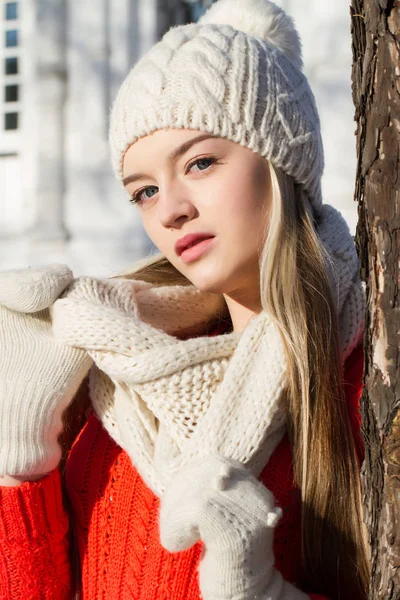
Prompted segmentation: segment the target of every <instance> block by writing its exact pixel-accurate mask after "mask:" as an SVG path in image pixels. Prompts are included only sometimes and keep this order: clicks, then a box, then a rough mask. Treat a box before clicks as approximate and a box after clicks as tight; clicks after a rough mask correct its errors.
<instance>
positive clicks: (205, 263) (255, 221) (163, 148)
mask: <svg viewBox="0 0 400 600" xmlns="http://www.w3.org/2000/svg"><path fill="white" fill-rule="evenodd" d="M123 176H124V184H125V186H126V189H127V191H128V193H129V195H130V196H131V197H132V202H133V203H136V204H137V206H138V209H139V211H140V214H141V217H142V220H143V225H144V228H145V230H146V232H147V234H148V236H149V237H150V239H151V240H152V241H153V243H154V244H155V245H156V246H157V247H158V249H159V250H160V252H162V253H163V254H164V255H165V256H166V258H167V259H168V260H169V261H170V262H171V263H172V264H173V265H174V266H175V267H176V268H177V269H178V270H179V271H180V272H181V273H182V274H183V275H185V277H187V279H189V280H190V281H191V282H192V283H193V284H194V285H195V286H196V287H197V288H198V289H200V290H202V291H209V292H214V293H224V294H233V293H236V294H237V293H238V292H240V291H245V290H246V288H247V287H249V286H250V287H254V286H255V285H257V289H258V285H259V262H258V261H259V256H260V252H261V249H262V242H263V234H264V231H265V224H266V219H267V218H268V211H269V206H270V195H271V191H270V190H271V184H270V174H269V168H268V163H267V161H266V160H265V159H264V158H262V157H261V156H260V155H259V154H256V153H255V152H253V151H252V150H249V149H248V148H243V147H242V146H240V145H239V144H236V143H234V142H231V141H229V140H226V139H223V138H220V137H212V136H210V135H209V134H205V133H204V132H201V131H194V130H185V129H168V130H159V131H156V132H154V133H152V134H151V135H148V136H146V137H144V138H141V139H139V140H138V141H137V142H135V143H134V144H132V146H130V148H129V149H128V151H127V152H126V154H125V158H124V165H123ZM192 234H195V237H194V238H192V237H187V238H186V239H185V236H191V235H192ZM197 236H198V238H199V239H203V241H201V242H199V241H197V242H196V237H197ZM190 242H196V243H195V245H193V246H192V247H191V249H190V248H188V249H186V250H185V248H186V246H187V245H188V244H189V243H190ZM177 243H178V244H177ZM182 250H183V252H182Z"/></svg>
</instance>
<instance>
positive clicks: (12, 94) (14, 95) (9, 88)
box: [5, 85, 19, 102]
mask: <svg viewBox="0 0 400 600" xmlns="http://www.w3.org/2000/svg"><path fill="white" fill-rule="evenodd" d="M18 91H19V90H18V86H17V85H6V87H5V102H18V96H19V93H18Z"/></svg>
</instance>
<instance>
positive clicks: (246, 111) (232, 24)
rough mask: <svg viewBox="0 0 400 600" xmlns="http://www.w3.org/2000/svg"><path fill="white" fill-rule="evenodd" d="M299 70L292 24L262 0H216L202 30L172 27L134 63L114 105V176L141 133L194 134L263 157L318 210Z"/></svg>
mask: <svg viewBox="0 0 400 600" xmlns="http://www.w3.org/2000/svg"><path fill="white" fill-rule="evenodd" d="M218 11H219V14H218ZM222 15H223V16H222ZM214 18H215V19H216V20H217V21H218V24H215V23H214V21H213V19H214ZM258 22H259V23H260V24H259V25H257V23H258ZM220 23H221V24H220ZM241 28H243V30H242V31H241V30H240V29H241ZM261 36H263V38H262V37H261ZM301 64H302V61H301V56H300V43H299V40H298V34H297V32H296V30H295V29H294V26H293V22H292V20H291V19H290V18H289V17H288V16H287V15H286V14H285V12H284V11H283V10H282V9H280V8H278V7H277V6H276V5H275V4H273V3H272V2H269V1H268V0H263V1H261V2H260V1H259V0H258V1H254V0H253V1H247V2H242V3H241V5H240V7H239V8H238V3H237V1H236V2H235V0H224V1H222V0H220V2H217V3H216V4H215V5H214V6H213V7H211V9H210V11H209V12H208V13H206V15H204V16H203V18H202V19H201V22H200V24H189V25H184V26H179V27H174V28H172V29H170V30H169V31H168V32H167V33H166V34H165V35H164V37H163V39H162V40H161V41H160V42H159V43H158V44H156V45H155V46H154V47H153V48H152V49H151V50H149V52H147V54H145V55H144V56H143V57H142V58H141V59H140V61H139V62H138V63H137V64H136V65H135V66H134V67H133V69H132V70H131V72H130V73H129V74H128V76H127V78H126V79H125V81H124V83H123V84H122V86H121V88H120V91H119V93H118V95H117V98H116V100H115V103H114V106H113V109H112V112H111V121H110V136H109V137H110V148H111V158H112V163H113V167H114V170H115V173H116V175H117V177H118V178H119V179H120V180H122V177H123V175H122V168H123V158H124V154H125V152H126V150H127V149H128V147H129V146H130V145H131V144H133V143H134V142H135V141H136V140H137V139H139V138H140V137H143V136H146V135H148V134H150V133H151V132H153V131H156V130H158V129H164V128H178V129H179V128H185V129H195V130H200V131H205V132H209V133H212V134H214V135H217V136H221V137H224V138H227V139H230V140H232V141H234V142H238V143H239V144H241V145H242V146H245V147H248V148H250V149H252V150H254V151H255V152H258V153H260V154H261V155H262V156H264V157H265V158H266V159H268V160H270V161H271V162H272V163H273V164H274V165H275V166H276V167H279V168H280V169H282V170H283V171H285V172H287V173H288V174H289V175H291V176H292V177H293V178H294V179H295V180H296V181H297V182H298V183H300V184H302V185H303V187H304V189H305V190H306V192H307V193H308V196H309V198H310V200H311V204H312V206H313V208H314V211H315V213H319V211H320V209H321V204H322V199H321V186H320V180H321V175H322V172H323V166H324V159H323V148H322V141H321V135H320V122H319V117H318V113H317V109H316V105H315V100H314V96H313V94H312V91H311V89H310V86H309V84H308V81H307V78H306V77H305V75H304V74H303V73H302V71H301Z"/></svg>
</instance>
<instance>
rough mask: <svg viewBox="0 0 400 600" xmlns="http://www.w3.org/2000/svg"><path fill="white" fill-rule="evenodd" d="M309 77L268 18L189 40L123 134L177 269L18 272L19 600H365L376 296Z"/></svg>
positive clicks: (14, 375) (11, 296) (15, 590)
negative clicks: (331, 180) (367, 323)
mask: <svg viewBox="0 0 400 600" xmlns="http://www.w3.org/2000/svg"><path fill="white" fill-rule="evenodd" d="M301 67H302V61H301V51H300V42H299V39H298V36H297V33H296V31H295V29H294V27H293V23H292V21H291V19H290V18H289V17H287V15H286V14H285V13H284V12H283V11H282V10H281V9H279V8H278V7H276V6H275V5H274V4H273V3H271V2H269V1H268V0H251V1H250V0H249V1H247V2H244V1H243V0H242V1H240V0H236V1H235V0H219V1H218V2H216V3H215V4H214V5H213V6H212V7H211V8H210V9H209V11H208V12H207V13H206V15H205V16H204V17H203V19H202V20H201V22H200V23H199V24H191V25H187V26H180V27H176V28H173V29H171V30H170V31H169V32H168V33H167V34H166V35H165V36H164V38H163V40H162V41H161V42H160V43H158V44H157V45H156V46H154V47H153V48H152V49H151V50H150V51H149V52H148V54H147V55H146V56H144V57H143V58H142V59H141V60H140V61H139V63H138V64H137V65H136V66H135V67H134V68H133V69H132V71H131V72H130V73H129V74H128V76H127V78H126V80H125V82H124V84H123V85H122V87H121V90H120V92H119V94H118V96H117V99H116V101H115V104H114V106H113V110H112V114H111V128H110V145H111V155H112V160H113V165H114V168H115V172H116V175H117V177H118V178H119V179H120V180H121V182H122V183H123V185H124V186H125V188H126V190H127V192H128V193H129V196H130V198H131V201H132V203H133V204H134V205H135V209H136V210H139V212H140V215H141V217H142V220H143V225H144V227H145V229H146V231H147V233H148V235H149V236H150V238H151V239H152V240H153V242H154V243H155V245H156V246H157V247H158V249H159V250H160V255H158V256H157V257H155V258H154V257H153V258H152V259H149V260H148V261H147V262H146V263H145V264H142V265H140V266H138V268H137V269H136V270H135V271H134V272H132V273H129V274H125V275H124V276H122V277H117V278H112V279H109V280H104V281H99V280H95V279H93V278H90V277H81V278H78V279H77V280H72V274H71V272H70V271H69V269H68V268H67V267H63V266H57V265H53V266H50V267H47V268H43V269H36V270H33V269H32V270H23V271H20V272H5V273H2V274H1V275H0V282H1V285H0V304H1V307H0V317H1V324H2V327H1V329H0V341H1V347H2V353H1V357H0V397H1V403H0V417H1V420H0V432H1V437H0V474H1V483H2V487H1V488H0V524H1V526H0V536H1V544H0V590H1V593H0V596H1V597H2V598H11V599H13V600H14V599H15V600H16V599H22V598H23V599H24V600H25V599H26V598H30V599H35V598H38V599H39V598H49V599H50V598H51V599H53V598H56V599H64V598H72V597H74V595H75V594H80V597H82V598H85V599H88V600H95V599H96V600H97V599H99V598H106V599H109V598H121V599H128V598H132V599H140V600H150V599H152V600H156V599H157V600H164V599H167V598H168V599H171V600H172V599H173V600H198V599H199V598H204V599H205V600H239V599H240V600H250V598H251V599H259V600H267V599H269V600H288V599H293V600H301V599H304V598H308V597H311V598H314V599H315V600H316V599H317V598H319V599H321V598H330V599H338V598H341V599H343V598H349V599H352V600H353V599H357V598H359V599H362V598H366V597H367V584H368V560H367V550H366V543H365V533H364V528H363V522H362V507H361V501H360V483H359V468H360V463H361V460H362V453H363V448H362V443H361V440H360V434H359V428H360V417H359V409H358V402H359V397H360V393H361V376H362V366H363V355H362V348H361V343H362V331H363V312H364V292H363V288H362V285H361V282H360V280H359V276H358V261H357V256H356V253H355V247H354V243H353V240H352V238H351V235H350V233H349V230H348V228H347V226H346V224H345V222H344V220H343V218H342V217H341V216H340V214H339V213H338V212H337V211H336V210H334V209H333V208H332V207H330V206H327V205H323V204H322V199H321V187H320V182H321V175H322V170H323V150H322V144H321V137H320V126H319V120H318V115H317V112H316V108H315V103H314V98H313V95H312V92H311V90H310V88H309V86H308V82H307V80H306V78H305V76H304V74H303V73H302V71H301ZM88 373H89V376H88V377H87V375H88ZM63 421H64V423H65V427H63ZM60 433H62V436H61V438H60ZM71 446H72V447H71ZM63 450H64V453H63ZM62 455H63V456H62ZM62 490H63V492H64V494H63V493H62Z"/></svg>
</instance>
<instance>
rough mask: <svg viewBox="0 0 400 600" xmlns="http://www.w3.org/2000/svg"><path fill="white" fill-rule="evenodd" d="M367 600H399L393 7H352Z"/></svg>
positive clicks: (397, 118) (399, 252)
mask: <svg viewBox="0 0 400 600" xmlns="http://www.w3.org/2000/svg"><path fill="white" fill-rule="evenodd" d="M350 13H351V24H352V45H353V73H352V81H353V100H354V105H355V109H356V110H355V120H356V122H357V132H356V135H357V157H358V164H357V179H356V188H355V199H356V201H357V202H358V214H359V222H358V226H357V233H356V244H357V249H358V253H359V256H360V261H361V274H362V278H363V279H364V281H365V282H366V287H367V314H366V330H365V338H364V346H365V366H364V382H365V388H364V393H363V397H362V400H361V410H362V416H363V436H364V441H365V448H366V458H365V462H364V465H363V469H362V480H363V498H364V506H365V519H366V523H367V527H368V533H369V542H370V547H371V589H370V600H372V599H374V600H377V599H378V598H379V599H382V600H383V599H384V600H395V599H396V600H399V599H400V306H399V304H400V294H399V287H400V281H399V278H400V2H399V1H396V0H352V6H351V8H350Z"/></svg>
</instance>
